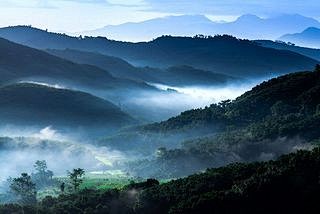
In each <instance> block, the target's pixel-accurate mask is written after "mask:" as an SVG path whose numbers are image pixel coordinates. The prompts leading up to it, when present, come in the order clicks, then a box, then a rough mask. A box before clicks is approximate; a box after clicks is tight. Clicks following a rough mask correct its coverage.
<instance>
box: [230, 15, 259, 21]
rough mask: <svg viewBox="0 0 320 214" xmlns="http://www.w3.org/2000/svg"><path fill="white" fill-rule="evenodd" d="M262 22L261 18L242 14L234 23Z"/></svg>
mask: <svg viewBox="0 0 320 214" xmlns="http://www.w3.org/2000/svg"><path fill="white" fill-rule="evenodd" d="M261 20H263V19H262V18H260V17H259V16H256V15H253V14H244V15H242V16H240V17H239V18H238V19H237V20H236V22H241V21H246V22H247V21H261Z"/></svg>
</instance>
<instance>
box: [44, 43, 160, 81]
mask: <svg viewBox="0 0 320 214" xmlns="http://www.w3.org/2000/svg"><path fill="white" fill-rule="evenodd" d="M46 52H48V53H49V54H51V55H55V56H57V57H60V58H64V59H67V60H70V61H72V62H75V63H79V64H88V65H93V66H96V67H99V68H101V69H104V70H107V71H109V72H110V73H111V74H112V75H113V76H114V77H119V78H125V79H133V80H138V81H149V82H156V78H154V77H153V76H152V75H150V74H148V72H147V71H145V72H144V70H142V69H139V68H137V67H134V66H133V65H131V64H130V63H128V62H126V61H125V60H123V59H120V58H118V57H113V56H107V55H102V54H99V53H97V52H86V51H78V50H72V49H65V50H57V49H48V50H46Z"/></svg>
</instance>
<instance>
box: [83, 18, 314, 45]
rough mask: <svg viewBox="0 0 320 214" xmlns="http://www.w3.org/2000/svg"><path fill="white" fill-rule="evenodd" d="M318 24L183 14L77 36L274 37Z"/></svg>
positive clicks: (129, 38)
mask: <svg viewBox="0 0 320 214" xmlns="http://www.w3.org/2000/svg"><path fill="white" fill-rule="evenodd" d="M308 27H320V23H319V22H318V21H317V20H315V19H313V18H309V17H304V16H302V15H298V14H287V15H280V16H276V17H271V18H260V17H258V16H256V15H252V14H246V15H243V16H240V17H239V18H238V19H237V20H235V21H232V22H223V23H221V22H214V21H212V20H210V19H209V18H207V17H206V16H202V15H183V16H168V17H164V18H156V19H151V20H147V21H143V22H138V23H125V24H121V25H108V26H105V27H103V28H101V29H97V30H92V31H85V32H81V33H77V35H88V36H104V37H107V38H109V39H115V40H122V41H134V42H139V41H150V40H152V39H155V38H157V37H159V36H162V35H172V36H194V35H196V34H204V35H216V34H229V35H233V36H236V37H239V38H246V39H272V40H274V39H277V38H279V37H280V36H282V35H284V34H287V33H296V32H300V31H302V30H305V29H306V28H308Z"/></svg>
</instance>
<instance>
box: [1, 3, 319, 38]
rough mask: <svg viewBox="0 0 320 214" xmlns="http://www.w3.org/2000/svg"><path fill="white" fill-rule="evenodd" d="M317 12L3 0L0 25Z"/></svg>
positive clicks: (282, 7) (65, 26) (300, 6)
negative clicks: (175, 16)
mask: <svg viewBox="0 0 320 214" xmlns="http://www.w3.org/2000/svg"><path fill="white" fill-rule="evenodd" d="M318 11H320V4H319V0H304V1H302V0H0V26H1V27H4V26H9V25H11V26H12V25H22V24H23V25H32V26H35V27H39V28H42V29H48V30H50V31H58V32H80V31H85V30H93V29H96V28H100V27H103V26H106V25H117V24H121V23H125V22H139V21H144V20H147V19H151V18H157V17H163V16H168V15H184V14H192V15H195V14H201V15H207V16H208V17H210V18H211V19H213V20H217V21H218V20H225V21H231V20H234V19H236V18H237V17H238V16H240V15H242V14H248V13H250V14H255V15H258V16H260V17H270V16H276V15H279V14H292V13H299V14H301V15H305V16H309V17H313V18H317V19H319V13H318Z"/></svg>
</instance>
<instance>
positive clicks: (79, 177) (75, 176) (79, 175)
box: [68, 168, 85, 191]
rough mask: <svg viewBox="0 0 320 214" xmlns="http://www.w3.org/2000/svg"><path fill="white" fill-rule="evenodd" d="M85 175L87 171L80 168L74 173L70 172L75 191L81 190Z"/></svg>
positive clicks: (73, 171)
mask: <svg viewBox="0 0 320 214" xmlns="http://www.w3.org/2000/svg"><path fill="white" fill-rule="evenodd" d="M84 174H85V171H84V170H83V169H80V168H78V169H73V170H72V172H68V176H69V179H70V180H71V183H72V185H73V189H74V191H77V190H78V189H79V186H80V185H81V184H82V182H83V176H84Z"/></svg>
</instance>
